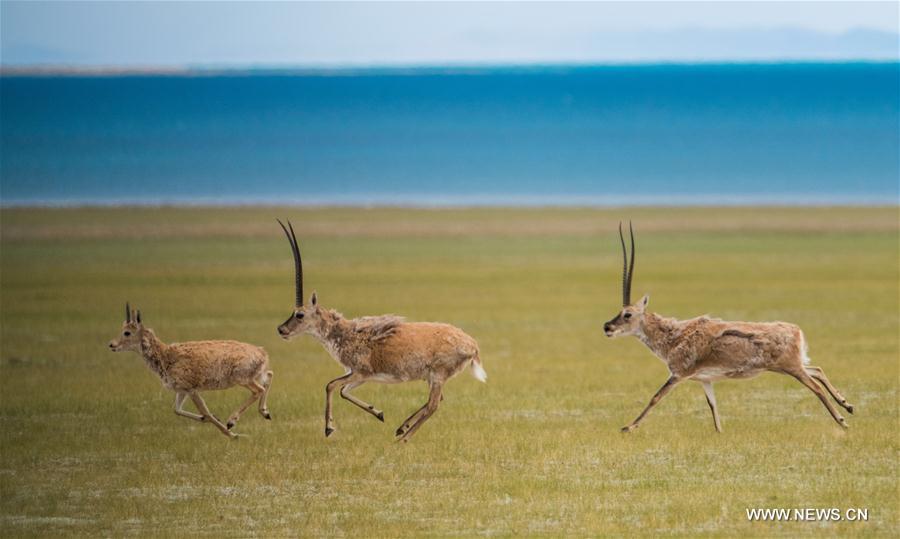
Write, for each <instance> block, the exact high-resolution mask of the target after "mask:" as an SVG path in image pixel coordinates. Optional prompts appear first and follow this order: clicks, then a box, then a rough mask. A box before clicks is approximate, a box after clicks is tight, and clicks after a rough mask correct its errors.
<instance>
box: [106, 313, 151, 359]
mask: <svg viewBox="0 0 900 539" xmlns="http://www.w3.org/2000/svg"><path fill="white" fill-rule="evenodd" d="M143 329H144V326H143V324H142V323H141V311H140V310H137V311H133V310H131V306H130V305H128V303H127V302H126V303H125V321H124V322H123V323H122V333H120V334H119V337H118V338H116V339H113V340H111V341H109V349H110V350H112V351H113V352H140V351H141V332H142V331H143Z"/></svg>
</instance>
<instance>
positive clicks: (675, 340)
mask: <svg viewBox="0 0 900 539" xmlns="http://www.w3.org/2000/svg"><path fill="white" fill-rule="evenodd" d="M628 229H629V235H630V237H631V261H630V263H629V260H628V252H627V251H626V249H625V237H624V236H623V235H622V225H621V223H620V224H619V240H620V241H621V243H622V256H623V257H624V258H625V261H624V263H623V267H622V305H623V308H622V311H621V312H619V314H618V315H616V317H615V318H613V319H612V320H610V321H609V322H607V323H606V324H604V325H603V330H604V332H605V333H606V336H607V337H618V336H621V335H634V336H635V337H637V338H638V339H640V340H641V342H642V343H644V344H645V345H646V346H647V348H649V349H650V351H652V352H653V353H654V354H656V356H657V357H659V358H660V359H661V360H662V361H663V363H665V364H666V366H667V367H668V368H669V373H670V375H669V379H668V380H666V383H665V384H663V386H662V387H661V388H660V389H659V391H657V392H656V394H655V395H653V398H652V399H651V400H650V404H648V405H647V407H646V408H644V411H643V412H641V415H639V416H638V417H637V419H635V420H634V421H633V422H632V423H631V424H629V425H628V426H626V427H623V428H622V432H630V431H632V430H634V429H636V428H637V427H638V425H639V424H640V422H641V421H642V420H643V419H644V417H645V416H646V415H647V412H649V411H650V409H651V408H653V407H654V406H656V405H657V403H659V401H660V400H662V398H663V397H665V396H666V394H667V393H669V391H671V390H672V388H674V387H675V386H676V385H678V384H680V383H681V382H683V381H685V380H695V381H697V382H700V383H701V384H702V385H703V391H704V392H705V393H706V402H707V403H708V404H709V408H710V410H711V411H712V416H713V423H714V424H715V427H716V431H718V432H722V424H721V422H720V421H719V411H718V409H717V408H716V396H715V394H714V393H713V386H712V385H713V382H715V381H717V380H723V379H726V378H734V379H741V378H751V377H753V376H756V375H758V374H760V373H761V372H763V371H772V372H778V373H782V374H788V375H790V376H793V377H794V378H796V379H797V380H799V381H800V383H801V384H803V385H804V386H806V387H807V388H809V390H810V391H812V392H813V393H815V394H816V396H817V397H819V400H821V401H822V404H824V405H825V408H827V409H828V412H829V413H831V417H833V418H834V420H835V421H836V422H837V423H838V425H840V426H842V427H844V428H846V427H847V423H846V422H845V421H844V418H843V417H842V416H841V414H840V413H838V411H837V409H836V408H835V407H834V405H833V404H831V402H830V401H829V400H828V397H827V396H826V395H825V392H824V391H823V390H822V387H821V386H820V385H819V384H818V383H816V380H818V381H819V382H821V384H822V385H823V386H825V389H827V390H828V393H830V394H831V396H832V397H833V398H834V400H835V401H837V403H838V404H840V405H841V406H843V407H844V408H845V409H846V410H847V411H848V412H850V413H851V414H852V413H853V406H852V405H850V404H849V403H847V400H846V399H844V397H843V396H842V395H841V393H840V392H839V391H838V390H837V389H836V388H835V387H834V386H833V385H831V382H830V381H828V378H827V377H826V376H825V372H824V371H823V370H822V369H821V368H820V367H814V366H812V365H810V364H809V357H808V356H807V346H806V338H805V337H804V336H803V332H802V331H801V330H800V328H799V327H797V326H795V325H794V324H789V323H786V322H725V321H723V320H719V319H717V318H709V317H708V316H700V317H698V318H692V319H690V320H676V319H674V318H665V317H663V316H660V315H658V314H656V313H652V312H650V311H648V310H647V303H648V302H649V300H650V298H649V296H646V295H645V296H644V297H643V298H642V299H641V300H640V301H638V302H637V303H634V304H632V303H631V279H632V277H633V276H634V232H633V230H632V229H631V223H629V224H628Z"/></svg>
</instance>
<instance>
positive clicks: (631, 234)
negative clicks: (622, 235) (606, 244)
mask: <svg viewBox="0 0 900 539" xmlns="http://www.w3.org/2000/svg"><path fill="white" fill-rule="evenodd" d="M628 236H629V237H631V263H630V264H628V303H629V304H630V303H631V279H632V278H634V230H633V229H632V228H631V221H628Z"/></svg>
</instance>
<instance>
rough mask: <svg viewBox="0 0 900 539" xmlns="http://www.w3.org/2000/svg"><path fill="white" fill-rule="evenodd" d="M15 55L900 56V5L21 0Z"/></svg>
mask: <svg viewBox="0 0 900 539" xmlns="http://www.w3.org/2000/svg"><path fill="white" fill-rule="evenodd" d="M0 9H2V13H0V24H2V28H0V31H2V32H0V39H2V50H0V53H2V56H0V58H2V62H3V64H5V65H7V66H10V65H68V66H124V67H137V66H231V67H235V66H347V65H353V66H357V65H428V64H432V65H433V64H497V63H559V62H566V63H567V62H578V63H591V62H619V61H625V62H633V61H660V60H661V61H692V60H700V61H716V60H792V59H796V60H816V59H826V60H827V59H832V60H847V59H881V60H883V59H897V58H898V35H897V31H898V18H900V12H898V3H897V2H877V3H876V2H873V3H866V2H791V3H784V2H755V3H747V2H718V3H700V2H697V3H688V2H630V3H624V2H622V3H615V2H609V3H538V2H530V3H516V2H500V3H486V2H465V3H436V2H429V3H385V2H361V3H338V2H328V3H316V2H304V3H300V2H295V3H270V2H231V3H226V2H208V1H204V2H180V3H167V2H97V3H95V2H9V1H6V0H3V2H2V8H0Z"/></svg>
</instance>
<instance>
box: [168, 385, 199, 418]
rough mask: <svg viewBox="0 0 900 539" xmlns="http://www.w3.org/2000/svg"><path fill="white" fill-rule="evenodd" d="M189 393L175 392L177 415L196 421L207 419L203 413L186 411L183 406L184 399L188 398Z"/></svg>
mask: <svg viewBox="0 0 900 539" xmlns="http://www.w3.org/2000/svg"><path fill="white" fill-rule="evenodd" d="M187 396H188V394H187V393H186V392H184V391H179V392H177V393H175V415H180V416H181V417H186V418H188V419H193V420H194V421H205V419H204V418H203V416H202V415H200V414H195V413H193V412H186V411H185V410H183V409H182V408H183V407H184V399H186V398H187Z"/></svg>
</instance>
